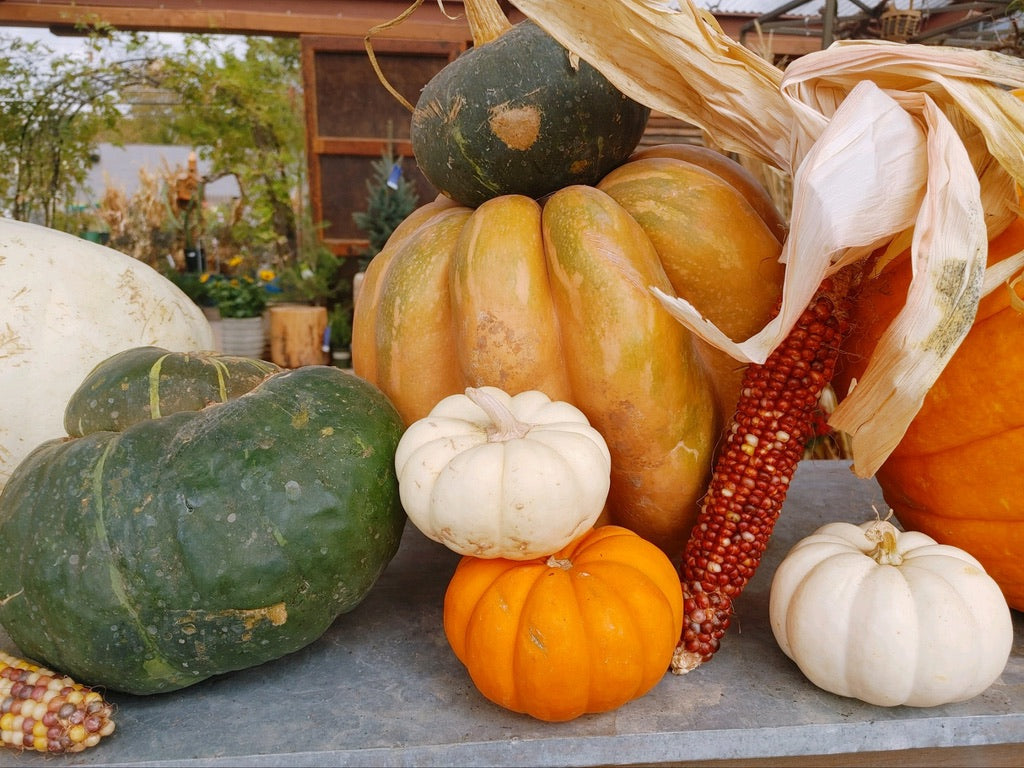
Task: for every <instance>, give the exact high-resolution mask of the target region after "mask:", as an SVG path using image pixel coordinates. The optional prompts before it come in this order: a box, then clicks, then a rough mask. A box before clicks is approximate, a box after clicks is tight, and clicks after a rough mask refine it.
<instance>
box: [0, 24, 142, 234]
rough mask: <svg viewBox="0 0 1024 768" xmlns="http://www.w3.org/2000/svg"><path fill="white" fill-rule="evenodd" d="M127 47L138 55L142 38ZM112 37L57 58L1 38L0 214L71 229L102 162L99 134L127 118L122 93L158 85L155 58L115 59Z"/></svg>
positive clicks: (45, 49) (36, 47)
mask: <svg viewBox="0 0 1024 768" xmlns="http://www.w3.org/2000/svg"><path fill="white" fill-rule="evenodd" d="M130 40H131V41H133V42H132V43H131V44H130V45H129V47H128V48H127V49H125V48H122V50H129V49H130V50H132V51H135V52H137V47H136V46H137V42H135V41H137V38H135V37H132V38H130ZM111 42H112V41H111V39H110V38H108V37H105V36H103V35H99V34H96V35H93V36H92V37H89V38H87V39H86V48H85V53H84V55H81V56H72V55H64V56H55V55H54V54H53V51H52V50H51V49H49V48H48V47H46V46H45V45H42V44H40V43H38V42H25V41H23V40H21V39H19V38H17V37H10V36H6V35H4V36H0V49H3V50H5V54H4V55H3V56H2V57H0V178H2V179H3V181H2V182H0V209H2V210H3V212H4V213H5V214H6V215H8V216H11V217H12V218H15V219H19V220H23V221H35V222H37V223H41V224H44V225H46V226H57V227H65V226H68V224H69V222H67V221H66V219H67V218H68V217H69V216H70V215H72V213H71V212H72V211H73V204H74V202H75V199H76V195H77V194H78V192H79V190H80V189H81V187H82V184H83V182H84V180H85V177H86V175H87V173H88V170H89V167H90V165H91V164H92V163H93V162H95V156H96V152H95V148H96V144H97V137H98V136H99V134H100V133H101V132H102V131H104V130H107V129H110V128H111V127H112V126H114V125H116V124H117V122H118V120H119V119H121V118H122V117H123V112H122V110H121V105H120V97H119V94H120V92H121V91H122V90H123V89H124V88H126V87H129V86H131V85H134V84H141V83H146V82H151V79H152V78H151V74H150V66H151V64H152V60H151V59H149V58H148V57H146V56H145V55H133V56H128V57H127V58H123V59H121V60H113V59H111V58H110V56H109V55H108V54H109V50H110V46H111Z"/></svg>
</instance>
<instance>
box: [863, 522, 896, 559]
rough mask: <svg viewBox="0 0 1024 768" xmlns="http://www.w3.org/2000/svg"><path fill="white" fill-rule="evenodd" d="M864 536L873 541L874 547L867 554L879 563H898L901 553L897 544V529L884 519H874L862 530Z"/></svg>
mask: <svg viewBox="0 0 1024 768" xmlns="http://www.w3.org/2000/svg"><path fill="white" fill-rule="evenodd" d="M864 538H866V539H867V540H868V541H873V542H874V543H875V548H874V549H873V550H871V552H869V553H868V554H869V555H870V556H871V557H872V558H874V560H875V562H876V563H878V564H879V565H900V564H901V563H902V562H903V555H902V554H901V553H900V551H899V548H898V546H897V540H898V539H899V531H898V530H897V529H896V526H894V525H893V524H892V523H890V522H887V521H886V520H876V521H875V522H874V523H872V524H871V526H870V527H869V528H868V529H867V530H866V531H864Z"/></svg>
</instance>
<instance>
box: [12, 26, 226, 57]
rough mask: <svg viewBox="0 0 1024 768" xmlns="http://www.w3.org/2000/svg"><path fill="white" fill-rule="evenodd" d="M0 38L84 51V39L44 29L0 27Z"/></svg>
mask: <svg viewBox="0 0 1024 768" xmlns="http://www.w3.org/2000/svg"><path fill="white" fill-rule="evenodd" d="M0 36H3V37H21V38H22V39H25V40H33V41H35V40H38V41H40V42H42V43H43V44H44V45H46V47H47V48H49V49H51V50H52V51H53V52H54V53H55V54H56V55H58V56H59V55H63V54H72V53H77V52H79V51H82V50H83V49H84V43H83V40H84V38H80V37H74V36H68V35H55V34H53V33H51V32H50V30H48V29H47V28H46V27H4V26H0ZM146 36H147V37H149V38H150V39H151V40H154V41H161V42H165V43H167V44H169V45H174V44H175V43H176V42H179V41H180V40H181V37H182V36H181V35H180V34H178V33H175V32H147V33H146ZM223 37H224V38H230V39H236V40H238V41H242V40H244V39H245V38H244V37H243V36H241V35H224V36H223Z"/></svg>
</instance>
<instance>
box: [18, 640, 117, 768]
mask: <svg viewBox="0 0 1024 768" xmlns="http://www.w3.org/2000/svg"><path fill="white" fill-rule="evenodd" d="M113 712H114V708H113V706H112V705H111V704H109V703H107V702H106V701H104V700H103V697H102V696H101V695H100V694H99V693H98V692H96V691H94V690H92V689H90V688H86V687H85V686H83V685H79V684H78V683H76V682H75V681H73V680H72V679H71V678H69V677H64V676H63V675H59V674H57V673H56V672H52V671H50V670H48V669H45V668H44V667H40V666H37V665H35V664H32V663H31V662H28V661H25V660H23V659H18V658H15V657H14V656H11V655H9V654H6V653H4V652H3V651H0V740H2V742H3V745H4V746H5V747H9V748H12V749H18V750H22V749H34V750H36V751H37V752H49V753H55V754H59V753H67V752H81V751H82V750H83V749H86V748H87V747H94V746H96V744H98V743H99V741H100V739H102V738H103V737H104V736H109V735H110V734H112V733H113V732H114V721H113V720H112V719H111V716H112V715H113Z"/></svg>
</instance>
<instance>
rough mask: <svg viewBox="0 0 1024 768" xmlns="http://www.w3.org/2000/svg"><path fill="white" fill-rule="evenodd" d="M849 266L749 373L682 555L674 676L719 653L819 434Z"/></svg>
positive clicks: (851, 276)
mask: <svg viewBox="0 0 1024 768" xmlns="http://www.w3.org/2000/svg"><path fill="white" fill-rule="evenodd" d="M855 269H857V268H855V267H849V268H847V269H844V270H841V271H839V272H837V273H836V274H835V275H834V276H832V277H830V278H827V279H826V280H825V281H824V282H823V283H822V285H821V286H820V287H819V289H818V291H817V293H816V294H815V296H814V298H812V300H811V302H810V303H809V304H808V306H807V308H806V309H805V310H804V311H803V313H802V314H801V315H800V317H799V319H798V320H797V322H796V324H795V325H794V326H793V329H792V330H791V331H790V332H789V334H788V336H787V337H786V339H785V340H784V341H783V342H782V343H781V344H780V345H779V347H778V348H777V349H776V350H775V351H774V352H773V353H772V354H771V355H770V356H769V357H768V359H767V360H766V361H765V362H764V364H762V365H750V366H749V367H748V368H747V370H746V373H745V375H744V379H743V385H742V389H741V393H740V398H739V402H738V403H737V406H736V411H735V415H734V416H733V419H732V423H731V425H730V428H729V430H728V431H727V434H726V443H725V445H724V447H723V450H722V451H721V453H720V455H719V457H718V459H717V461H716V463H715V469H714V473H713V475H712V478H711V483H710V485H709V487H708V492H707V495H706V496H705V497H704V501H703V504H702V506H701V510H700V513H699V515H698V518H697V522H696V524H695V525H694V527H693V530H692V531H691V533H690V537H689V539H688V541H687V544H686V547H685V549H684V552H683V562H682V564H681V569H682V581H683V596H684V612H685V614H684V623H683V633H682V637H681V638H680V642H679V645H678V647H677V648H676V653H675V656H674V657H673V659H672V672H673V673H674V674H684V673H686V672H689V671H690V670H692V669H695V668H696V667H697V666H699V665H700V664H701V663H703V662H705V661H708V660H710V659H711V657H712V655H713V654H714V653H715V651H717V650H718V647H719V641H720V639H721V637H722V636H723V635H724V634H725V631H726V629H727V628H728V626H729V623H730V619H731V615H732V604H733V601H734V600H735V599H736V598H737V597H738V596H739V595H740V593H741V592H742V591H743V589H744V587H745V586H746V585H747V582H749V581H750V579H751V577H753V575H754V571H755V570H756V568H757V566H758V565H759V564H760V562H761V556H762V554H763V553H764V550H765V548H766V547H767V545H768V539H769V537H770V536H771V532H772V530H773V528H774V526H775V521H776V520H777V519H778V516H779V512H780V511H781V510H782V505H783V502H784V501H785V499H786V493H787V491H788V490H789V483H790V480H791V479H792V477H793V473H794V472H795V471H796V465H797V463H798V462H799V461H800V458H801V456H802V455H803V450H804V445H805V443H806V442H807V440H808V439H809V438H810V437H811V436H812V433H813V426H812V425H813V413H814V409H815V408H816V407H817V403H818V399H819V397H820V396H821V393H822V390H823V389H824V388H825V386H826V385H827V384H828V383H829V381H830V380H831V379H832V374H833V372H834V370H835V363H836V359H837V358H838V354H839V347H840V344H841V342H842V339H843V336H844V335H845V332H846V329H847V326H848V319H847V318H848V315H849V311H850V307H851V305H852V301H851V296H850V294H851V291H852V288H853V285H854V282H855V281H857V280H858V279H859V274H860V273H859V272H856V271H853V270H855Z"/></svg>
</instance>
